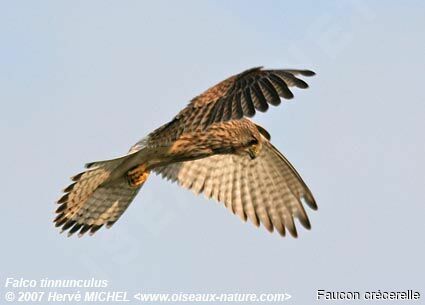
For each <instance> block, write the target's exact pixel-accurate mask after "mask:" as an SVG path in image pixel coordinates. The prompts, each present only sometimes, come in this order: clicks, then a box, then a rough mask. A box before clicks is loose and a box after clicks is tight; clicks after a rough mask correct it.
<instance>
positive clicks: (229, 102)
mask: <svg viewBox="0 0 425 305" xmlns="http://www.w3.org/2000/svg"><path fill="white" fill-rule="evenodd" d="M313 75H314V72H312V71H309V70H264V69H263V68H262V67H257V68H253V69H249V70H246V71H244V72H242V73H239V74H237V75H234V76H231V77H229V78H227V79H225V80H224V81H222V82H220V83H219V84H217V85H215V86H213V87H211V88H210V89H208V90H206V91H205V92H204V93H202V94H201V95H198V96H197V97H195V98H193V99H192V100H191V101H190V102H189V104H188V105H187V106H186V107H185V108H184V109H183V110H181V111H180V112H179V113H178V114H177V115H176V116H175V117H174V118H173V119H172V120H171V121H170V122H168V123H167V124H165V125H163V126H161V127H159V128H158V129H156V130H154V131H153V132H151V133H150V134H148V135H147V136H146V137H145V138H143V139H142V140H140V141H139V142H137V143H136V144H135V145H133V146H132V147H131V148H130V151H129V152H128V153H127V154H126V155H124V156H122V157H119V158H115V159H111V160H106V161H99V162H92V163H88V164H86V170H85V171H84V172H82V173H80V174H78V175H76V176H74V177H72V180H73V183H72V184H71V185H69V186H68V187H67V188H66V189H65V190H64V195H63V196H62V197H61V198H60V199H59V200H58V204H59V207H58V209H57V210H56V213H57V216H56V218H55V220H54V223H55V225H56V226H57V227H61V229H62V231H68V235H69V236H70V235H72V234H74V233H78V235H79V236H81V235H83V234H85V233H86V232H88V233H89V234H90V235H91V234H93V233H95V232H96V231H97V230H99V229H100V228H101V227H102V226H105V227H107V228H109V227H111V226H112V225H113V224H114V223H115V222H116V221H117V220H118V219H119V218H120V216H121V215H122V214H123V213H124V211H125V210H126V209H127V207H128V206H129V204H130V203H131V202H132V201H133V199H134V197H135V196H136V195H137V193H138V192H139V190H140V189H141V187H142V186H143V184H144V183H145V181H146V179H148V177H149V175H150V173H151V172H153V173H155V174H159V175H161V176H162V177H163V178H166V179H168V180H171V181H173V182H177V183H178V184H179V185H180V186H182V187H184V188H187V189H190V190H192V191H194V192H195V193H197V194H199V193H203V194H204V195H205V196H206V197H208V198H213V199H215V200H217V201H219V202H222V203H224V205H225V206H226V207H227V208H228V209H229V210H230V211H232V212H233V213H234V214H236V215H238V216H239V217H240V218H241V219H242V220H243V221H246V220H247V219H249V220H250V221H251V222H252V223H253V224H254V225H256V226H257V227H258V226H259V225H260V223H261V224H262V225H263V226H264V227H265V228H266V229H267V230H268V231H270V232H272V231H273V230H274V229H275V230H277V231H278V232H279V233H280V234H281V235H282V236H285V234H286V232H289V233H290V234H291V235H292V236H293V237H297V229H296V226H295V222H294V220H295V218H296V219H298V221H299V222H300V223H301V225H302V226H304V227H305V228H307V229H310V221H309V219H308V216H307V214H306V212H305V209H304V204H305V205H308V206H309V207H310V208H312V209H313V210H316V209H317V205H316V202H315V200H314V198H313V195H312V194H311V192H310V190H309V188H308V187H307V185H306V184H305V183H304V181H303V180H302V179H301V177H300V175H299V174H298V173H297V171H296V170H295V168H294V167H293V166H292V165H291V164H290V163H289V161H288V160H287V159H286V158H285V157H284V156H283V154H282V153H280V152H279V151H278V150H277V148H276V147H274V146H273V145H272V144H271V142H270V134H269V133H268V132H267V131H266V130H265V129H264V128H263V127H261V126H259V125H257V124H255V123H254V122H252V121H251V120H250V119H249V118H250V117H252V116H254V114H255V113H256V111H261V112H265V111H267V109H268V108H269V105H273V106H277V105H279V104H280V103H281V98H283V99H291V98H293V94H292V92H291V90H290V88H291V87H296V88H301V89H305V88H307V87H308V85H307V83H305V82H304V81H303V80H301V78H300V77H302V76H313Z"/></svg>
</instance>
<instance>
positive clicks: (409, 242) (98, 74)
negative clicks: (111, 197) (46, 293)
mask: <svg viewBox="0 0 425 305" xmlns="http://www.w3.org/2000/svg"><path fill="white" fill-rule="evenodd" d="M400 3H401V2H399V1H385V2H384V1H354V0H352V1H351V0H346V1H336V0H335V1H326V2H323V1H321V2H319V1H313V0H312V1H291V2H287V1H232V2H231V3H230V1H168V2H165V1H150V2H146V3H145V2H142V1H119V2H118V1H2V2H1V3H0V87H1V90H0V102H1V111H0V118H1V120H0V132H1V139H2V143H3V145H2V152H1V156H2V160H3V165H2V168H3V175H2V178H0V180H1V181H0V182H1V185H2V187H1V188H2V189H1V193H2V195H3V200H2V206H3V209H2V222H1V223H0V232H1V233H0V237H1V240H2V242H3V247H2V251H1V254H0V258H1V259H0V275H1V279H0V280H1V281H3V277H6V276H14V277H20V276H22V277H25V278H33V279H39V278H43V277H49V278H52V279H58V278H59V279H65V278H91V277H95V278H100V279H108V280H110V282H111V284H110V287H112V288H114V289H117V290H119V289H126V290H128V291H130V292H136V291H138V290H142V291H145V292H170V293H171V292H180V291H183V292H212V293H215V292H218V293H220V292H258V293H262V292H287V293H289V294H291V295H292V296H293V299H292V301H293V303H294V304H312V303H314V299H315V295H316V290H317V289H328V290H338V289H344V290H360V291H364V290H368V289H369V290H373V289H375V290H377V289H381V290H383V289H389V290H402V289H419V290H420V289H422V294H423V295H424V294H425V291H424V290H423V274H424V272H425V265H424V263H423V257H424V255H425V253H424V252H425V251H424V250H425V248H424V245H425V238H424V236H423V233H424V229H425V226H424V221H423V216H424V214H425V201H424V196H423V190H424V188H425V158H424V155H425V141H424V135H423V134H424V130H425V120H424V117H425V93H424V92H425V91H424V85H423V75H422V74H423V71H424V70H425V60H424V54H425V40H424V39H423V37H424V28H425V19H424V15H425V4H424V2H423V1H403V4H400ZM258 65H264V66H266V67H269V68H282V67H291V68H308V69H312V70H315V71H316V72H317V74H318V75H317V76H316V77H315V78H313V79H309V83H310V85H311V88H310V89H309V90H307V91H296V92H295V95H296V97H295V99H294V100H293V101H292V102H290V103H283V104H282V105H281V106H280V107H279V108H272V109H270V110H269V112H268V113H266V114H260V115H258V116H256V117H255V120H256V121H257V122H259V123H260V124H262V125H263V126H264V127H266V128H267V129H268V130H269V132H270V133H271V134H272V140H273V143H274V144H275V145H276V146H277V147H278V148H279V149H281V151H282V152H283V153H284V154H285V155H286V156H287V158H288V159H289V160H290V161H291V162H292V163H293V164H294V166H295V167H296V168H297V169H298V170H299V172H300V173H301V175H302V177H303V178H304V179H305V181H306V182H307V184H308V185H309V186H310V188H311V189H312V191H313V193H314V195H315V197H316V199H317V202H318V205H319V210H318V211H317V212H314V211H311V210H308V211H307V212H308V214H309V215H310V219H311V222H312V230H311V231H306V230H303V229H301V227H300V226H299V227H300V230H299V233H300V234H299V235H300V237H299V238H298V239H292V238H290V237H289V238H288V237H287V238H284V239H282V238H280V237H279V236H278V234H272V235H271V234H268V233H267V232H266V231H265V230H264V229H256V228H255V227H253V226H252V225H250V224H242V223H241V222H240V220H239V219H238V218H237V217H235V216H232V215H230V214H229V213H228V212H227V211H226V210H225V209H224V208H223V207H221V206H219V205H217V204H216V203H215V202H213V201H208V200H206V199H205V198H203V197H202V196H199V197H196V196H194V195H193V194H192V193H191V192H189V191H186V190H184V189H180V188H178V187H177V186H176V185H172V184H170V183H169V182H166V181H162V180H161V179H160V178H158V177H155V176H152V179H150V180H149V181H148V182H147V183H146V184H145V186H144V187H143V189H142V191H141V192H140V194H139V195H138V197H137V198H136V199H135V201H134V202H133V204H132V205H131V206H130V207H129V209H128V210H127V212H126V213H125V214H124V215H123V217H122V218H121V219H120V220H119V221H118V222H117V223H116V224H115V226H114V227H113V228H112V229H110V230H101V231H99V232H98V233H97V234H96V235H95V236H94V237H85V238H82V239H78V238H70V239H69V238H66V236H65V235H60V234H58V230H57V229H55V228H54V226H53V225H52V219H53V216H54V215H53V212H54V210H55V208H56V206H55V204H54V203H53V202H54V201H55V200H56V199H57V198H58V197H59V195H60V191H61V189H63V188H64V187H65V186H66V185H67V183H68V177H70V176H71V175H73V174H75V173H77V172H79V171H81V170H82V166H83V164H84V163H86V162H88V161H93V160H98V159H106V158H111V157H114V156H118V155H120V154H122V153H124V152H126V151H127V149H128V148H129V147H130V146H131V145H132V144H134V143H135V142H136V141H137V140H139V139H140V138H142V137H143V136H144V135H145V134H147V133H148V132H149V131H151V130H152V129H153V128H156V127H158V126H160V125H161V124H163V123H166V122H167V121H168V120H169V119H171V118H172V117H173V115H175V114H176V113H177V112H178V111H179V110H180V109H181V108H182V107H183V106H184V105H185V104H186V103H187V102H188V101H189V100H190V99H191V98H192V97H193V96H195V95H197V94H199V93H200V92H202V91H203V90H204V89H206V88H208V87H210V86H211V85H213V84H215V83H216V82H217V81H220V80H222V79H223V78H225V77H227V76H230V75H232V74H234V73H237V72H240V71H242V70H244V69H246V68H250V67H253V66H258ZM0 286H2V285H0ZM2 289H3V288H2ZM2 295H3V290H2ZM424 297H425V295H424ZM380 304H384V302H382V303H380Z"/></svg>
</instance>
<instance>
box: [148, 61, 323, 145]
mask: <svg viewBox="0 0 425 305" xmlns="http://www.w3.org/2000/svg"><path fill="white" fill-rule="evenodd" d="M313 75H315V73H314V72H313V71H310V70H262V67H257V68H253V69H249V70H246V71H244V72H242V73H240V74H237V75H234V76H231V77H229V78H228V79H226V80H224V81H222V82H220V83H218V84H217V85H215V86H214V87H211V88H210V89H208V90H206V91H205V92H204V93H202V94H201V95H198V96H197V97H195V98H194V99H192V100H191V101H190V103H189V104H188V105H187V106H186V107H185V108H184V109H183V110H182V111H180V112H179V114H177V115H176V116H175V117H174V119H173V120H172V121H171V122H169V123H168V124H166V125H164V126H162V127H160V128H159V129H157V130H155V131H154V132H153V133H152V134H150V138H151V139H152V140H160V141H172V140H174V139H175V138H177V137H179V136H180V135H181V134H182V133H183V132H191V131H195V130H199V129H205V128H207V127H208V126H209V125H211V124H213V123H216V122H224V121H229V120H238V119H241V118H243V117H252V116H254V114H255V113H256V111H261V112H265V111H267V109H268V108H269V104H270V105H274V106H277V105H279V104H280V102H281V98H284V99H291V98H293V94H292V92H291V90H290V89H289V88H290V87H297V88H301V89H305V88H308V85H307V83H306V82H304V81H303V80H301V79H299V78H298V77H299V76H313Z"/></svg>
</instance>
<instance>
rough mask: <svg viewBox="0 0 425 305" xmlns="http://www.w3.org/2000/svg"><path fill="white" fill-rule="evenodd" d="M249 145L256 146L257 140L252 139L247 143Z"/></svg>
mask: <svg viewBox="0 0 425 305" xmlns="http://www.w3.org/2000/svg"><path fill="white" fill-rule="evenodd" d="M248 144H249V145H256V144H258V140H257V138H253V139H252V140H251V141H249V143H248Z"/></svg>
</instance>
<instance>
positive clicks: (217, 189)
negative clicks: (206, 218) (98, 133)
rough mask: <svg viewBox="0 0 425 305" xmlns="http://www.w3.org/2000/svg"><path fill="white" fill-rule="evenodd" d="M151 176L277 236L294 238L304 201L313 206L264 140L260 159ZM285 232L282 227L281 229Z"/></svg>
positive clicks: (163, 170) (185, 166)
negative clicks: (211, 201)
mask: <svg viewBox="0 0 425 305" xmlns="http://www.w3.org/2000/svg"><path fill="white" fill-rule="evenodd" d="M155 172H156V173H158V174H161V175H162V176H163V177H164V178H167V179H169V180H171V181H173V182H174V181H177V183H178V184H179V185H181V186H183V187H185V188H188V189H191V190H192V191H194V192H195V193H204V194H205V195H206V196H207V197H209V198H214V199H215V200H217V201H220V202H223V203H224V204H225V206H226V207H227V208H228V209H229V210H231V211H232V212H233V213H234V214H237V215H238V216H240V218H241V219H242V220H244V221H246V219H247V218H249V219H250V220H251V222H252V223H254V224H255V225H256V226H258V225H259V224H260V222H261V223H262V224H263V225H264V226H265V227H266V228H267V230H269V231H273V228H275V229H276V230H277V231H279V233H280V234H281V235H285V231H286V230H288V231H289V233H291V235H292V236H294V237H296V236H297V230H296V227H295V223H294V218H297V219H298V220H299V221H300V223H301V224H302V225H303V226H304V227H305V228H308V229H309V228H310V222H309V220H308V217H307V214H306V212H305V210H304V207H303V201H304V202H305V203H306V204H307V205H308V206H310V207H311V208H312V209H314V210H315V209H317V205H316V203H315V200H314V198H313V195H312V194H311V192H310V190H309V189H308V187H307V186H306V184H305V183H304V182H303V180H302V179H301V177H300V176H299V174H298V173H297V172H296V170H295V169H294V167H293V166H292V165H291V164H290V163H289V161H288V160H286V158H285V157H284V156H283V155H282V154H281V153H280V152H279V151H278V150H277V149H276V148H275V147H274V146H273V145H272V144H271V143H270V142H268V141H266V142H265V143H264V145H263V148H262V150H261V153H260V154H259V156H258V157H257V158H256V159H254V160H251V159H250V158H249V157H248V156H247V155H235V154H223V155H214V156H211V157H208V158H204V159H198V160H194V161H187V162H180V163H173V164H170V165H167V166H164V167H160V168H157V169H156V170H155ZM285 228H286V229H285Z"/></svg>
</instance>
